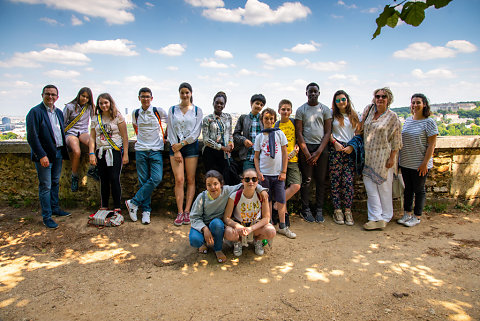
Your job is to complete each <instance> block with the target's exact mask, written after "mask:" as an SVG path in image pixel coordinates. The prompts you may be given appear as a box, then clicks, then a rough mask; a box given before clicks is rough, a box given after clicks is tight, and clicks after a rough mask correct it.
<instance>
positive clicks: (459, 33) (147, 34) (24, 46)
mask: <svg viewBox="0 0 480 321" xmlns="http://www.w3.org/2000/svg"><path fill="white" fill-rule="evenodd" d="M390 3H392V1H380V0H362V1H354V0H343V1H338V0H322V1H318V0H300V1H292V2H289V1H283V0H275V1H273V0H272V1H267V0H262V1H259V0H248V1H245V0H235V1H228V0H226V1H222V0H158V1H155V0H150V1H147V2H146V1H132V0H64V1H61V0H0V30H1V38H0V39H1V40H0V75H1V79H0V115H25V114H26V113H27V112H28V110H29V109H30V108H31V107H32V106H34V105H36V104H38V103H39V102H40V101H41V97H40V94H41V89H42V87H43V86H44V85H45V84H48V83H52V84H55V85H57V86H58V87H59V90H60V98H59V100H58V101H57V107H59V108H62V109H63V106H64V104H65V103H67V102H69V101H70V100H71V99H73V98H74V97H75V96H76V94H77V92H78V90H79V89H80V88H81V87H83V86H88V87H90V88H92V90H93V93H94V96H95V99H96V97H97V96H98V94H100V93H102V92H109V93H111V94H112V96H113V98H114V99H115V101H116V103H117V105H118V107H119V109H120V110H121V111H122V113H125V108H129V111H132V109H133V108H138V107H139V102H138V99H137V96H138V89H139V88H140V87H143V86H148V87H150V88H151V89H152V90H153V96H154V101H153V104H154V105H156V106H160V107H163V108H167V107H169V106H172V105H174V104H176V103H178V101H179V99H178V85H179V84H180V83H181V82H183V81H187V82H189V83H190V84H191V85H192V87H193V97H194V103H195V104H196V105H198V106H199V107H201V108H202V109H203V110H204V113H205V114H207V113H211V112H212V109H213V108H212V98H213V96H214V94H215V93H216V92H217V91H220V90H222V91H225V92H226V93H227V96H228V101H227V107H226V110H225V111H226V112H237V113H246V112H248V111H249V110H250V104H249V101H250V97H251V96H252V95H253V94H255V93H263V94H264V95H265V96H266V98H267V106H268V107H273V108H275V109H277V105H278V102H279V101H280V100H281V99H283V98H287V99H290V100H291V101H292V102H293V105H294V109H296V108H297V107H298V106H300V105H301V104H303V103H304V102H305V101H306V96H305V86H306V85H307V84H308V83H310V82H312V81H313V82H317V83H318V84H319V85H320V91H321V96H320V101H321V102H323V103H324V104H326V105H327V106H330V105H331V101H332V95H333V93H334V92H335V91H336V90H338V89H344V90H346V91H347V92H348V93H349V94H350V95H351V98H352V101H353V102H354V104H355V108H356V109H357V110H362V109H363V107H364V106H365V105H366V104H368V103H369V102H370V100H371V97H372V91H373V90H374V89H375V88H379V87H383V86H389V87H390V88H391V89H392V91H393V93H394V95H395V101H394V103H393V106H394V107H395V106H397V107H398V106H406V105H408V104H409V98H410V96H411V95H412V94H413V93H415V92H423V93H425V94H426V95H427V97H429V99H430V101H431V102H432V103H440V102H450V101H451V102H456V101H466V100H480V54H479V46H480V41H479V40H480V36H479V34H478V31H479V30H480V22H479V21H480V20H479V19H478V17H477V14H478V12H479V9H480V0H453V1H452V2H451V4H450V5H448V6H447V7H445V8H442V9H439V10H436V9H428V10H427V17H426V20H425V21H424V23H423V24H422V25H421V26H419V27H417V28H415V27H411V26H408V25H405V24H403V25H400V26H398V27H397V28H395V29H390V28H388V27H387V28H384V29H383V30H382V33H381V34H380V36H378V37H377V38H376V39H375V40H371V37H372V34H373V32H374V31H375V28H376V25H375V19H376V17H377V16H378V14H379V12H380V11H381V10H382V8H383V7H384V6H385V5H386V4H390Z"/></svg>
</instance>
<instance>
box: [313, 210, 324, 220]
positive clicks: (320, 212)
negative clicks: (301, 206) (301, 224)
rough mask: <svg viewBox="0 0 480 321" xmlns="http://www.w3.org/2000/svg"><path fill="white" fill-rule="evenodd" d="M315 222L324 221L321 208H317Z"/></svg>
mask: <svg viewBox="0 0 480 321" xmlns="http://www.w3.org/2000/svg"><path fill="white" fill-rule="evenodd" d="M315 222H317V223H323V222H325V218H324V217H323V209H321V208H317V215H315Z"/></svg>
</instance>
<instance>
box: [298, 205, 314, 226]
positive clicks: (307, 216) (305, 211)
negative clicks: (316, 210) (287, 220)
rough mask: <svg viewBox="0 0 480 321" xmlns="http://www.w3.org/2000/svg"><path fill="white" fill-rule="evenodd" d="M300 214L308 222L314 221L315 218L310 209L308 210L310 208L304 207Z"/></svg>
mask: <svg viewBox="0 0 480 321" xmlns="http://www.w3.org/2000/svg"><path fill="white" fill-rule="evenodd" d="M300 215H301V216H302V218H303V219H304V220H305V221H307V222H308V223H313V222H315V219H314V218H313V215H312V211H310V208H308V207H307V208H305V209H303V210H302V211H301V212H300Z"/></svg>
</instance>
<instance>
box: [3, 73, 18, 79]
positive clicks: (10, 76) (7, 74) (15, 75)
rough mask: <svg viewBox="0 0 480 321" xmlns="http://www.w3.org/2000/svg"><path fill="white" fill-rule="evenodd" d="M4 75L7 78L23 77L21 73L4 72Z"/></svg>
mask: <svg viewBox="0 0 480 321" xmlns="http://www.w3.org/2000/svg"><path fill="white" fill-rule="evenodd" d="M3 77H5V78H20V77H22V75H21V74H9V73H5V74H3Z"/></svg>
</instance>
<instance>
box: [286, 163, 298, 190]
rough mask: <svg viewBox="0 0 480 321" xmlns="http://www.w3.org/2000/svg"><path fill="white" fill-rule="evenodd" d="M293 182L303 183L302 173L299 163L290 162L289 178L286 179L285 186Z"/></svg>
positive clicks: (288, 167) (288, 166) (288, 168)
mask: <svg viewBox="0 0 480 321" xmlns="http://www.w3.org/2000/svg"><path fill="white" fill-rule="evenodd" d="M292 184H298V185H302V174H300V168H299V167H298V163H290V162H289V163H288V165H287V179H286V180H285V186H286V187H288V186H290V185H292Z"/></svg>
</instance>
